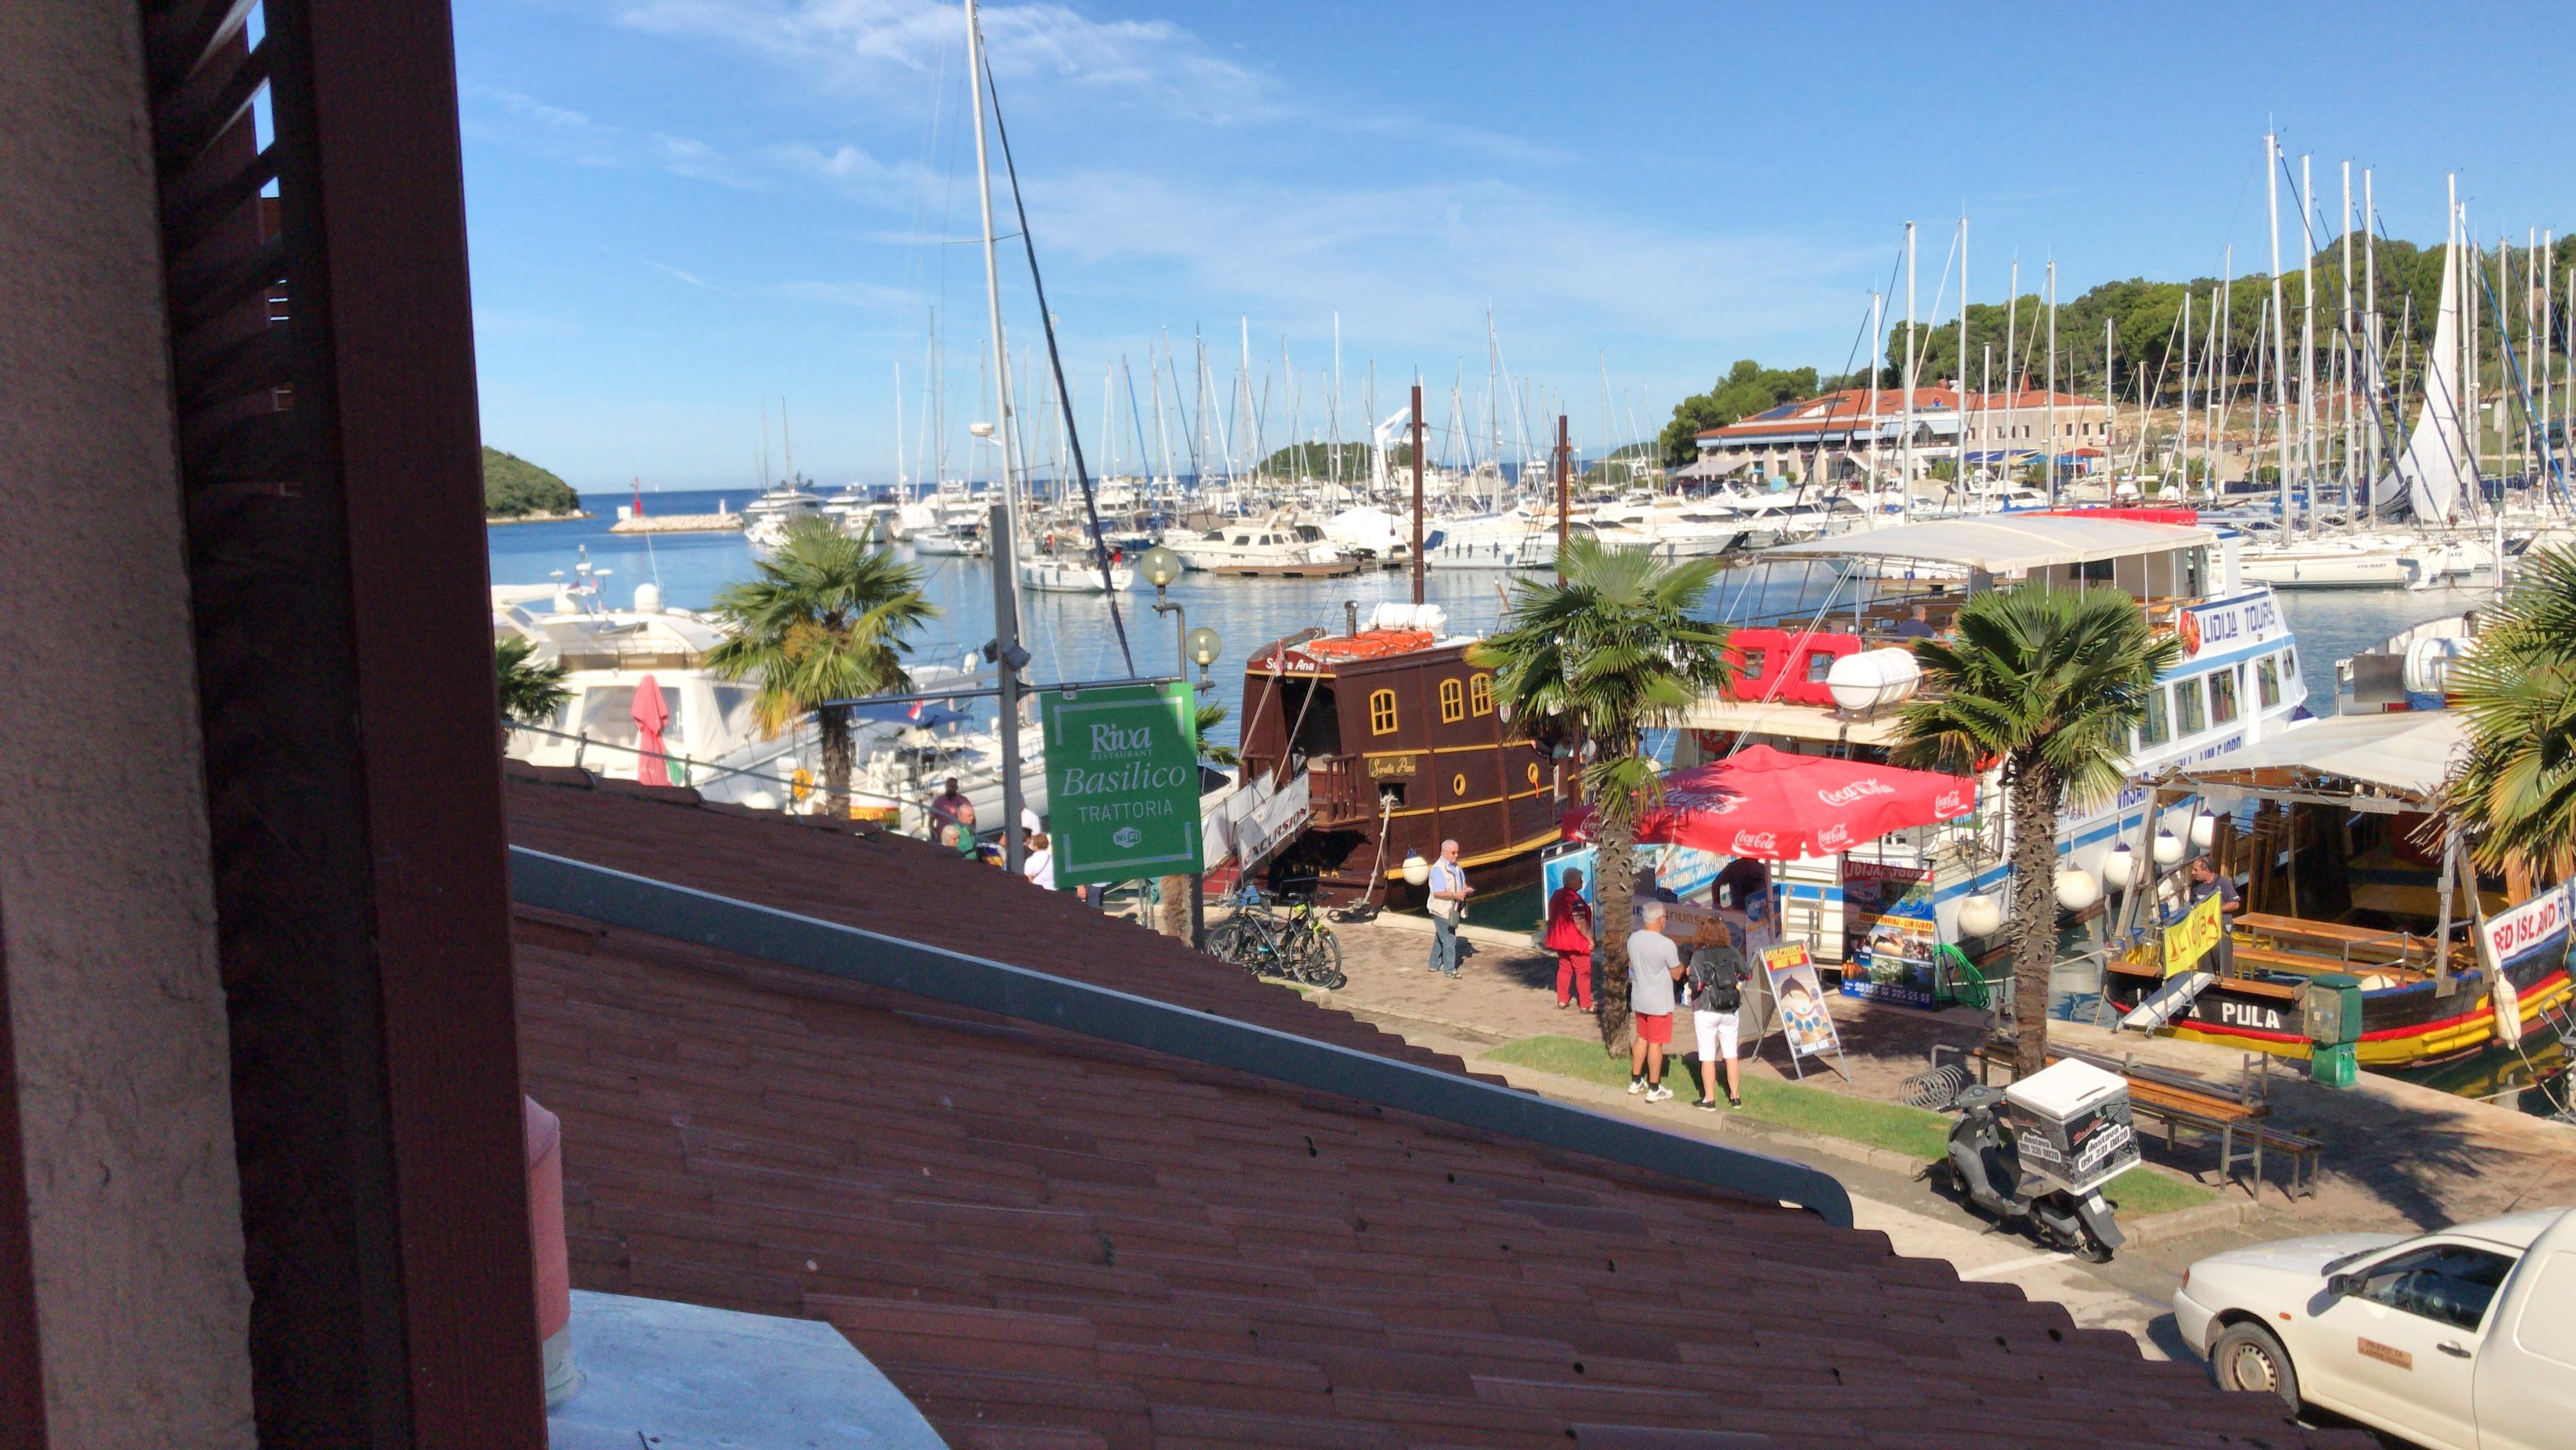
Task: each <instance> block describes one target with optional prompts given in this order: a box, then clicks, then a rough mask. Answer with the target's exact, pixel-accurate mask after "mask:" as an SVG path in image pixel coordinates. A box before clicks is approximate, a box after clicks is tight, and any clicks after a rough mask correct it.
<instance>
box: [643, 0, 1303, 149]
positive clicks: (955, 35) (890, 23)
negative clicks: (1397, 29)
mask: <svg viewBox="0 0 2576 1450" xmlns="http://www.w3.org/2000/svg"><path fill="white" fill-rule="evenodd" d="M963 15H964V12H963V11H962V10H961V9H959V7H957V6H956V5H953V4H949V3H944V0H638V3H634V4H630V5H627V6H626V7H625V8H624V9H623V10H622V11H620V12H619V14H618V21H619V23H621V24H623V25H626V26H629V27H631V28H633V29H636V30H641V31H645V32H647V33H650V34H656V35H666V36H673V37H680V38H687V39H693V40H704V41H712V42H715V43H718V44H724V45H730V46H734V47H736V48H738V49H742V50H747V51H750V52H752V53H754V54H757V55H761V56H765V57H767V58H768V59H770V60H772V61H775V62H778V63H780V64H784V65H788V66H790V67H793V68H795V69H798V70H800V71H803V72H805V73H806V74H807V75H808V76H810V77H811V78H812V79H813V80H815V81H816V82H817V83H819V84H822V85H824V86H826V87H829V88H830V89H832V90H834V91H839V92H852V91H866V90H870V89H875V88H879V87H881V86H882V85H883V83H884V82H885V80H886V79H887V78H888V76H889V74H890V73H912V74H919V75H931V74H941V75H952V76H953V75H955V74H956V72H957V71H959V70H961V69H962V68H963V65H964V48H965V47H964V41H965V26H964V23H963ZM982 15H983V20H984V38H985V40H986V42H987V43H988V49H989V54H990V57H991V63H992V67H993V73H994V75H995V76H996V77H998V78H1001V79H1006V80H1008V79H1031V80H1044V81H1046V82H1049V83H1052V84H1055V85H1061V86H1066V87H1071V88H1073V89H1076V90H1078V91H1079V92H1081V93H1082V95H1083V97H1084V98H1085V100H1086V102H1092V103H1096V102H1098V101H1100V100H1103V99H1106V100H1110V101H1115V102H1120V103H1125V104H1131V105H1136V106H1140V107H1144V108H1147V109H1151V110H1155V111H1158V112H1163V113H1166V114H1173V115H1179V116H1184V117H1188V118H1191V119H1196V120H1202V121H1213V122H1239V121H1250V120H1260V119H1265V118H1268V117H1273V116H1277V115H1279V114H1282V112H1283V107H1282V103H1281V100H1280V87H1279V85H1278V82H1277V81H1276V80H1274V79H1273V78H1272V77H1270V76H1269V75H1267V74H1265V73H1263V72H1260V71H1257V70H1253V69H1251V68H1249V67H1246V66H1243V65H1240V64H1238V63H1236V62H1234V61H1232V60H1228V59H1227V58H1225V57H1224V56H1222V55H1219V54H1217V53H1216V52H1215V51H1214V50H1213V49H1211V48H1210V47H1209V46H1208V45H1207V44H1206V43H1205V42H1204V41H1202V40H1200V39H1199V38H1198V37H1197V36H1196V35H1193V34H1191V33H1190V32H1189V31H1187V30H1185V29H1183V28H1181V27H1180V26H1178V25H1175V24H1173V23H1171V22H1170V21H1166V20H1093V19H1091V18H1089V17H1087V16H1085V15H1083V14H1082V13H1080V12H1079V11H1077V10H1075V9H1073V8H1072V7H1071V6H1068V5H1061V4H1053V3H1037V4H1024V5H999V6H991V7H987V8H985V9H984V10H983V11H982Z"/></svg>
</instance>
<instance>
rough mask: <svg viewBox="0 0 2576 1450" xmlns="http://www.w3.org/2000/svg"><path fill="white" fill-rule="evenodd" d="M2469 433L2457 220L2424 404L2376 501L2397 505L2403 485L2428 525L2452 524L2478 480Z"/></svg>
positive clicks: (2444, 270) (2445, 261)
mask: <svg viewBox="0 0 2576 1450" xmlns="http://www.w3.org/2000/svg"><path fill="white" fill-rule="evenodd" d="M2476 476H2477V468H2476V465H2475V464H2474V463H2473V462H2472V461H2471V460H2470V456H2469V442H2468V433H2467V430H2466V429H2465V428H2463V427H2462V425H2461V418H2460V235H2459V226H2458V222H2457V219H2456V218H2454V220H2453V223H2452V228H2451V237H2450V245H2449V246H2448V247H2446V248H2444V250H2443V266H2442V306H2441V312H2440V314H2439V316H2438V317H2437V318H2436V319H2435V321H2434V324H2433V347H2432V351H2431V354H2430V358H2429V366H2427V367H2426V368H2425V370H2424V387H2423V400H2422V403H2421V405H2420V406H2419V407H2418V408H2417V410H2416V413H2415V431H2414V432H2413V433H2412V434H2410V435H2409V436H2408V437H2407V440H2406V451H2405V452H2404V453H2402V454H2399V455H2398V457H2397V463H2396V467H2395V468H2394V469H2392V470H2391V471H2390V472H2389V473H2387V474H2386V475H2383V476H2382V477H2381V478H2380V480H2379V484H2378V486H2377V487H2376V488H2374V489H2372V490H2371V495H2370V496H2371V497H2372V498H2373V499H2385V500H2388V501H2389V502H2391V503H2394V502H2395V499H2396V495H2397V490H2398V488H2399V486H2400V483H2401V481H2402V483H2403V486H2404V488H2405V492H2406V501H2407V504H2408V506H2409V507H2410V508H2411V509H2412V510H2413V511H2414V514H2415V517H2417V518H2418V519H2422V520H2424V521H2426V522H2428V523H2449V522H2450V521H2451V516H2452V513H2453V511H2454V510H2455V509H2457V508H2458V506H2459V501H2460V492H2461V489H2462V487H2463V486H2464V485H2467V484H2469V483H2471V482H2473V481H2474V480H2475V478H2476Z"/></svg>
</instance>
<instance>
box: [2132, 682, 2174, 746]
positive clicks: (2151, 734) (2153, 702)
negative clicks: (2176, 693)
mask: <svg viewBox="0 0 2576 1450" xmlns="http://www.w3.org/2000/svg"><path fill="white" fill-rule="evenodd" d="M2172 738H2173V727H2172V725H2171V724H2170V723H2169V722H2168V721H2167V719H2166V716H2165V687H2164V686H2162V685H2158V686H2156V687H2155V688H2154V689H2152V690H2149V691H2147V718H2146V719H2144V720H2143V721H2140V722H2139V724H2138V745H2139V747H2140V748H2142V749H2144V748H2148V747H2152V746H2157V745H2162V744H2164V743H2165V742H2166V741H2168V740H2170V739H2172Z"/></svg>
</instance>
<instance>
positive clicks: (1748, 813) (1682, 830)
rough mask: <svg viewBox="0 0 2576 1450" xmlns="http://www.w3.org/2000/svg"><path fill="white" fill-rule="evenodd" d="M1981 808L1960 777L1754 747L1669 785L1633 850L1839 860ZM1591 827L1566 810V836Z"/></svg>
mask: <svg viewBox="0 0 2576 1450" xmlns="http://www.w3.org/2000/svg"><path fill="white" fill-rule="evenodd" d="M1976 808H1977V783H1976V782H1975V781H1973V780H1969V779H1967V778H1966V777H1964V776H1956V775H1942V774H1940V773H1938V772H1936V771H1929V770H1899V769H1898V768H1896V767H1895V766H1892V765H1865V764H1863V763H1861V762H1859V761H1855V760H1838V759H1835V758H1833V757H1830V756H1823V755H1790V754H1787V753H1785V752H1782V751H1778V750H1774V749H1772V748H1771V747H1770V746H1768V745H1755V746H1751V747H1749V748H1747V749H1744V750H1739V751H1737V752H1736V753H1734V754H1733V755H1730V756H1728V757H1727V758H1726V759H1724V760H1721V761H1718V762H1717V763H1715V764H1713V765H1700V766H1694V767H1692V768H1691V769H1689V770H1677V771H1674V772H1673V773H1672V774H1670V775H1668V776H1665V777H1664V799H1663V803H1662V804H1661V805H1659V806H1657V807H1655V808H1654V809H1653V810H1651V811H1648V812H1647V813H1646V816H1645V818H1644V819H1642V820H1640V821H1639V822H1638V823H1637V843H1638V844H1639V845H1668V844H1669V845H1676V846H1696V847H1698V848H1699V849H1701V850H1703V851H1712V852H1715V853H1716V854H1718V855H1720V856H1750V857H1753V858H1754V859H1756V860H1760V861H1788V860H1794V859H1796V858H1798V857H1800V856H1832V855H1836V854H1839V853H1841V852H1844V851H1848V850H1850V849H1852V848H1853V847H1855V846H1860V845H1865V844H1867V843H1869V842H1871V841H1875V840H1877V839H1878V838H1879V837H1881V836H1884V835H1886V834H1888V833H1889V832H1891V831H1901V830H1904V829H1905V828H1907V827H1908V826H1928V825H1930V824H1932V823H1933V822H1935V821H1947V820H1954V819H1956V818H1958V817H1960V816H1964V815H1967V814H1969V813H1970V812H1972V811H1974V810H1975V809H1976ZM1591 824H1592V808H1591V807H1590V806H1579V807H1577V808H1576V809H1574V810H1571V811H1568V812H1567V813H1566V815H1565V834H1566V837H1567V838H1568V839H1569V840H1585V839H1589V837H1590V828H1591Z"/></svg>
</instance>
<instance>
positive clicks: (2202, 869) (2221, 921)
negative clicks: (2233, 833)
mask: <svg viewBox="0 0 2576 1450" xmlns="http://www.w3.org/2000/svg"><path fill="white" fill-rule="evenodd" d="M2213 896H2215V897H2217V898H2218V974H2219V975H2220V976H2222V977H2224V976H2228V975H2230V974H2231V973H2233V972H2234V971H2235V969H2236V916H2237V913H2239V912H2241V911H2243V910H2244V909H2245V899H2244V898H2243V897H2241V896H2239V895H2237V894H2236V878H2235V877H2233V876H2230V875H2228V874H2227V873H2226V872H2224V871H2221V870H2219V869H2218V864H2217V863H2216V862H2214V861H2212V860H2210V859H2209V858H2208V857H2207V856H2194V857H2192V858H2191V904H2192V905H2194V906H2198V905H2199V904H2201V903H2202V902H2204V901H2207V900H2208V899H2209V898H2211V897H2213Z"/></svg>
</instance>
